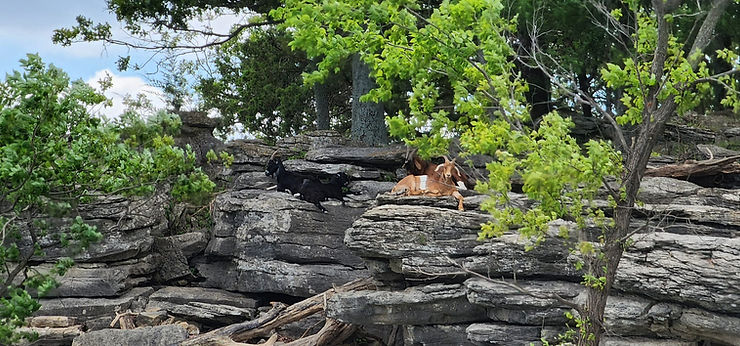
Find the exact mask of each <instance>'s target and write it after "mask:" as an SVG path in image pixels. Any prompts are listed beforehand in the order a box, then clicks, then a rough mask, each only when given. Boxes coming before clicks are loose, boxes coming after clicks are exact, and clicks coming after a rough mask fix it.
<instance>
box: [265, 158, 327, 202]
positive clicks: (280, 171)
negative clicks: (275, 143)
mask: <svg viewBox="0 0 740 346" xmlns="http://www.w3.org/2000/svg"><path fill="white" fill-rule="evenodd" d="M265 175H266V176H273V175H274V176H275V179H276V180H277V190H278V191H280V192H285V190H290V193H292V194H295V193H298V192H299V191H300V189H301V185H302V184H303V180H306V179H308V180H309V181H314V180H316V178H312V177H308V176H305V175H302V174H298V173H294V172H288V171H286V170H285V166H283V161H282V160H281V159H280V158H279V157H276V158H271V159H270V161H268V162H267V168H266V169H265Z"/></svg>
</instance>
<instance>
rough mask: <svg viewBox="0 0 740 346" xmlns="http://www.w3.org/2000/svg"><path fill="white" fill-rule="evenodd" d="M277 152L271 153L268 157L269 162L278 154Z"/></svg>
mask: <svg viewBox="0 0 740 346" xmlns="http://www.w3.org/2000/svg"><path fill="white" fill-rule="evenodd" d="M278 150H280V149H278ZM278 150H275V152H274V153H272V155H270V160H272V159H273V158H275V154H277V153H278Z"/></svg>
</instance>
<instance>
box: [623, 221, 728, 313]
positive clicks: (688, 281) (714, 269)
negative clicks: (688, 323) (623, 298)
mask: <svg viewBox="0 0 740 346" xmlns="http://www.w3.org/2000/svg"><path fill="white" fill-rule="evenodd" d="M633 239H634V240H635V243H634V246H632V247H631V248H630V250H629V251H628V252H626V253H625V254H624V257H623V258H622V261H621V262H620V263H619V270H618V272H617V280H616V283H615V287H616V288H618V289H620V290H624V291H627V292H634V293H637V294H642V295H646V296H648V297H652V298H654V299H657V300H667V301H674V302H679V303H686V304H689V305H694V306H700V307H703V308H705V309H708V310H711V311H718V312H725V313H737V312H738V311H740V276H738V273H740V238H731V239H728V238H720V237H710V236H698V235H683V234H671V233H651V234H639V235H635V236H634V237H633Z"/></svg>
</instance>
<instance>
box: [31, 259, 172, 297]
mask: <svg viewBox="0 0 740 346" xmlns="http://www.w3.org/2000/svg"><path fill="white" fill-rule="evenodd" d="M159 263H160V262H159V257H157V256H154V255H149V256H146V257H143V258H138V259H133V260H128V261H123V262H118V263H111V264H92V263H86V264H78V265H77V266H74V267H72V268H70V269H69V270H68V271H67V273H66V274H65V275H64V276H62V277H59V278H58V279H57V282H59V286H58V287H57V288H55V289H53V290H51V291H49V293H48V294H47V295H46V297H48V298H54V297H88V298H90V297H115V296H120V295H122V294H124V293H125V292H126V291H128V290H129V289H131V288H132V287H135V286H139V285H141V284H142V283H145V282H148V281H150V279H151V276H152V274H153V273H154V272H155V271H156V270H157V268H158V265H159ZM51 266H52V265H51V264H43V265H41V266H38V267H35V268H34V269H36V270H39V271H41V272H48V271H49V270H50V268H51Z"/></svg>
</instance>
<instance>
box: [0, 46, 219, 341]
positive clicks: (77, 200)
mask: <svg viewBox="0 0 740 346" xmlns="http://www.w3.org/2000/svg"><path fill="white" fill-rule="evenodd" d="M21 66H22V68H23V72H22V73H21V72H17V71H16V72H14V73H12V74H10V75H8V76H7V77H6V79H5V81H4V82H2V83H0V227H1V228H2V233H1V234H2V241H0V243H2V247H0V264H1V265H0V281H2V282H0V285H1V286H0V297H5V298H3V299H0V344H9V343H12V342H14V341H17V340H18V339H19V338H21V337H26V336H27V335H26V336H24V335H20V334H17V333H15V332H14V331H13V330H14V328H15V327H16V326H18V325H19V323H21V322H22V320H23V318H25V317H26V316H29V315H30V314H31V313H33V312H34V311H35V310H36V309H38V303H37V302H36V301H35V299H33V298H31V297H30V295H29V294H28V292H26V291H25V290H24V289H33V290H35V292H36V293H37V294H38V296H43V295H44V294H46V293H47V292H48V291H49V290H51V289H53V288H55V287H56V285H57V283H56V281H55V280H54V278H55V277H56V276H58V275H64V273H66V272H67V270H68V269H69V268H70V267H71V266H72V265H73V261H72V260H71V259H69V258H62V259H60V260H58V261H57V262H56V263H55V264H54V265H53V267H52V268H51V270H50V271H48V272H47V273H41V272H39V271H35V270H34V271H32V272H35V274H31V273H29V274H30V275H28V276H25V275H24V278H23V279H22V280H19V279H18V277H17V275H18V273H22V272H23V269H24V266H26V265H27V264H28V261H29V260H31V258H32V257H33V258H34V261H38V260H44V259H45V258H44V256H45V254H44V248H43V247H42V246H41V244H42V242H43V243H44V244H46V243H47V240H58V241H59V243H60V244H61V245H62V246H65V247H69V249H68V251H69V255H70V256H72V255H75V254H76V253H78V252H79V251H83V250H85V249H86V248H88V247H89V246H91V245H92V244H93V243H95V242H97V241H99V240H100V239H102V237H103V235H102V234H101V232H100V231H99V230H98V229H97V228H96V227H95V226H93V225H89V224H88V223H87V222H86V221H85V220H83V219H82V217H80V216H79V214H80V212H79V210H78V207H79V205H80V204H84V203H89V202H91V201H93V200H94V199H95V198H98V197H101V196H104V195H107V194H120V195H125V196H131V195H145V194H150V193H153V192H154V191H155V190H156V189H157V188H159V187H162V186H165V185H167V183H171V184H172V185H173V186H174V187H175V189H173V191H172V193H173V195H175V197H176V198H177V199H179V200H189V199H197V200H199V201H203V200H205V199H206V198H207V197H209V196H210V193H211V192H212V191H213V189H214V186H215V185H214V184H213V182H211V181H210V180H209V179H208V177H207V176H206V175H205V174H204V173H202V172H201V171H200V170H199V169H197V168H196V167H195V155H194V153H193V152H192V150H190V148H186V149H181V148H177V147H174V146H173V145H174V140H173V137H172V136H173V135H174V134H176V133H177V132H178V131H179V126H180V119H179V118H178V117H177V116H176V115H172V114H168V113H164V112H162V113H159V114H157V115H156V116H154V117H152V118H151V119H149V120H146V121H144V120H142V119H140V118H139V117H138V116H137V115H136V114H134V113H128V114H125V115H124V116H123V117H122V118H121V120H120V121H118V122H117V123H115V124H103V123H102V121H101V120H100V119H99V118H97V117H94V116H92V115H90V114H89V113H88V107H89V106H93V105H97V104H99V103H101V102H104V101H105V97H103V96H102V95H100V94H99V93H97V92H96V91H95V90H94V89H92V88H91V87H90V86H88V85H87V84H85V83H84V82H82V81H70V80H69V77H68V76H67V75H66V73H64V72H63V71H61V70H59V69H58V68H56V67H54V66H53V65H49V66H47V65H45V64H44V63H43V62H42V61H41V59H40V58H39V57H38V56H36V55H28V57H27V59H24V60H21ZM225 159H228V157H225ZM48 218H54V220H55V221H56V222H55V223H54V228H53V229H52V230H53V231H54V232H55V233H53V234H50V235H49V234H47V233H48V232H49V230H50V229H51V227H49V224H50V222H47V220H48ZM47 236H50V238H47ZM52 243H53V241H52Z"/></svg>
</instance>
